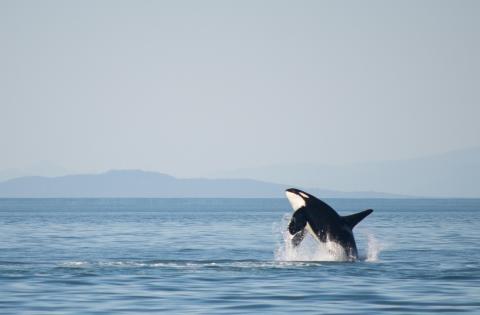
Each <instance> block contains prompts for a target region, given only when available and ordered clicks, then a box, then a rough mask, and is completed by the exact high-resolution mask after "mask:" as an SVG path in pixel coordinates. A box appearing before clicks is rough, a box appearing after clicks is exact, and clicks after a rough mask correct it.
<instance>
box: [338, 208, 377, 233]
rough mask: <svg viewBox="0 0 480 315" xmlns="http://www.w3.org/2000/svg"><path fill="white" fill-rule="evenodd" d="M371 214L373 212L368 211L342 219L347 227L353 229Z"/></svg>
mask: <svg viewBox="0 0 480 315" xmlns="http://www.w3.org/2000/svg"><path fill="white" fill-rule="evenodd" d="M372 212H373V210H372V209H368V210H365V211H362V212H359V213H355V214H351V215H346V216H344V217H342V218H343V220H345V222H346V223H347V224H348V226H350V228H351V229H353V227H354V226H355V225H357V224H358V223H359V222H360V221H362V220H363V219H364V218H365V217H366V216H367V215H369V214H370V213H372Z"/></svg>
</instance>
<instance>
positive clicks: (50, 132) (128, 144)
mask: <svg viewBox="0 0 480 315" xmlns="http://www.w3.org/2000/svg"><path fill="white" fill-rule="evenodd" d="M479 16H480V1H453V0H452V1H436V0H435V1H383V0H382V1H243V0H242V1H169V2H167V1H17V0H15V1H3V0H0V43H1V44H0V45H1V47H0V148H1V151H0V152H1V154H0V169H8V168H25V167H28V166H29V165H32V164H34V163H37V162H38V161H50V162H52V163H55V164H58V165H60V166H63V167H65V168H67V169H68V170H71V171H74V172H84V171H102V170H105V169H112V168H141V169H148V170H157V171H162V172H167V173H171V174H173V175H181V176H185V175H198V174H207V173H208V172H213V171H217V170H223V169H231V168H241V167H252V166H258V165H269V164H280V163H301V162H310V163H311V162H313V163H351V162H358V161H367V160H382V159H402V158H408V157H417V156H422V155H428V154H433V153H438V152H442V151H448V150H452V149H458V148H464V147H469V146H477V145H480V57H479V56H480V18H479Z"/></svg>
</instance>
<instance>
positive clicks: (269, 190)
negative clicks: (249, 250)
mask: <svg viewBox="0 0 480 315" xmlns="http://www.w3.org/2000/svg"><path fill="white" fill-rule="evenodd" d="M287 188H290V186H288V185H282V184H274V183H269V182H264V181H259V180H252V179H207V178H175V177H172V176H170V175H166V174H161V173H155V172H145V171H139V170H115V171H108V172H106V173H101V174H87V175H67V176H60V177H42V176H28V177H20V178H15V179H10V180H7V181H5V182H1V183H0V198H2V197H3V198H35V197H37V198H69V197H71V198H81V197H92V198H106V197H139V198H140V197H149V198H182V197H202V198H203V197H217V198H247V197H248V198H251V197H272V198H276V197H283V196H284V195H283V192H284V190H285V189H287ZM299 188H301V187H299ZM305 190H307V191H309V192H311V193H312V194H315V195H317V196H318V197H320V198H401V197H406V196H401V195H395V194H385V193H378V192H342V191H334V190H322V189H314V188H312V189H305Z"/></svg>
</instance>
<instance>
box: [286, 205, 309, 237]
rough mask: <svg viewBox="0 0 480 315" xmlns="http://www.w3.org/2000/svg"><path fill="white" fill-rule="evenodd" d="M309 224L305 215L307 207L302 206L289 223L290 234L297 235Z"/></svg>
mask: <svg viewBox="0 0 480 315" xmlns="http://www.w3.org/2000/svg"><path fill="white" fill-rule="evenodd" d="M305 225H307V218H306V216H305V209H303V208H300V209H298V210H297V211H295V213H294V214H293V216H292V219H291V220H290V223H289V224H288V231H289V232H290V234H292V235H295V234H296V233H297V232H300V231H301V230H303V228H305Z"/></svg>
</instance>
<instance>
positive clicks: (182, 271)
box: [0, 199, 480, 315]
mask: <svg viewBox="0 0 480 315" xmlns="http://www.w3.org/2000/svg"><path fill="white" fill-rule="evenodd" d="M326 201H327V202H328V203H329V204H330V205H332V206H333V207H334V208H335V209H337V210H338V212H339V213H340V214H351V213H354V212H357V211H360V210H363V209H366V208H373V209H374V210H375V211H374V212H373V213H372V214H371V215H370V216H368V217H367V218H365V219H364V220H363V221H362V222H361V223H360V224H359V225H357V226H356V227H355V229H354V233H355V237H356V240H357V246H358V249H359V255H360V257H359V259H358V260H357V261H355V262H348V261H342V258H341V257H337V256H336V255H335V254H332V253H335V251H332V248H328V246H327V245H321V244H318V243H317V242H316V241H315V240H314V239H313V238H311V237H307V238H306V239H305V240H304V242H303V243H302V245H301V246H300V247H298V248H292V247H291V246H290V243H289V241H288V240H289V235H288V233H286V227H287V224H288V220H289V217H290V215H291V213H292V210H291V208H290V206H289V204H288V201H287V200H286V199H0V314H5V315H6V314H139V313H175V314H245V313H258V314H292V313H294V312H300V313H304V314H427V313H444V314H460V313H461V314H480V227H479V224H480V200H478V199H477V200H475V199H437V200H431V199H418V200H411V199H402V200H392V199H332V200H328V199H327V200H326Z"/></svg>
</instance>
